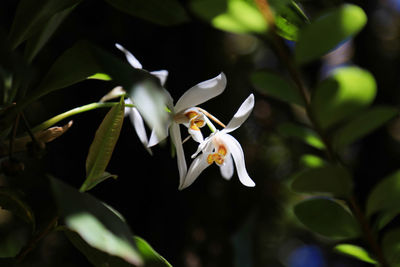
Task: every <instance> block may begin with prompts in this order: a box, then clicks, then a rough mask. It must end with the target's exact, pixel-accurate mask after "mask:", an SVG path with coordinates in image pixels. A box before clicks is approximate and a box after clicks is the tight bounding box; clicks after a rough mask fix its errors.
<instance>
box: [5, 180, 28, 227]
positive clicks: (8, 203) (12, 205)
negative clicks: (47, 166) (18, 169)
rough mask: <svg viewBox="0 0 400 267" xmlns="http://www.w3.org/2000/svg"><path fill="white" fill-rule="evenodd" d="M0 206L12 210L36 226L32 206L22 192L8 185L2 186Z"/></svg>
mask: <svg viewBox="0 0 400 267" xmlns="http://www.w3.org/2000/svg"><path fill="white" fill-rule="evenodd" d="M0 207H1V208H2V209H6V210H8V211H11V212H12V213H13V214H15V215H16V216H18V217H19V218H21V219H22V220H24V221H25V222H26V223H28V224H30V225H31V226H32V230H33V229H34V228H35V216H34V214H33V211H32V209H31V207H30V206H29V205H28V203H26V202H25V201H24V200H23V198H22V196H21V192H17V191H15V190H13V189H11V188H8V187H0Z"/></svg>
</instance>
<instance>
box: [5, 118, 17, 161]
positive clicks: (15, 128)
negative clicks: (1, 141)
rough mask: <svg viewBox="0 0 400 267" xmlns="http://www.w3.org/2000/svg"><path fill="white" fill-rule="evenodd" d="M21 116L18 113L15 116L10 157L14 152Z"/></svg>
mask: <svg viewBox="0 0 400 267" xmlns="http://www.w3.org/2000/svg"><path fill="white" fill-rule="evenodd" d="M19 117H20V115H19V114H18V115H17V117H16V118H15V121H14V125H13V128H12V131H11V138H10V146H9V152H8V153H9V158H10V159H11V158H12V154H13V149H14V140H15V136H16V135H17V128H18V124H19Z"/></svg>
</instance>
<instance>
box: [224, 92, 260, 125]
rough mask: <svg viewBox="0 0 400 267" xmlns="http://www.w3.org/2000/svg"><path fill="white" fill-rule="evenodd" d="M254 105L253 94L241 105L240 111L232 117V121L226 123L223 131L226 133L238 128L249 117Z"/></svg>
mask: <svg viewBox="0 0 400 267" xmlns="http://www.w3.org/2000/svg"><path fill="white" fill-rule="evenodd" d="M253 107H254V95H253V94H251V95H250V96H249V97H248V98H247V99H246V100H245V101H244V102H243V103H242V105H241V106H240V108H239V109H238V111H236V113H235V115H234V116H233V118H232V119H231V121H230V122H229V123H228V125H226V127H225V129H223V130H222V131H223V132H225V133H230V132H232V131H234V130H236V129H237V128H239V127H240V125H242V124H243V122H245V121H246V120H247V118H248V117H249V115H250V113H251V111H252V110H253Z"/></svg>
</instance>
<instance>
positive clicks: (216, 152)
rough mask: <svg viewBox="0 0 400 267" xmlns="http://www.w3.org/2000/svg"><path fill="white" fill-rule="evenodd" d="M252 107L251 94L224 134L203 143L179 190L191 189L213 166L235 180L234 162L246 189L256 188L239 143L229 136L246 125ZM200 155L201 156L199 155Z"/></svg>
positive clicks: (215, 135)
mask: <svg viewBox="0 0 400 267" xmlns="http://www.w3.org/2000/svg"><path fill="white" fill-rule="evenodd" d="M253 107H254V96H253V94H251V95H250V96H249V97H248V98H247V99H246V100H245V101H244V102H243V103H242V105H241V106H240V108H239V109H238V111H237V112H236V113H235V115H234V116H233V118H232V119H231V121H230V122H229V123H228V125H227V126H226V127H225V128H224V129H223V130H221V131H216V132H214V133H212V134H211V135H210V136H209V137H208V138H206V139H205V140H204V141H203V142H201V143H200V145H199V147H198V149H197V151H196V153H195V154H193V156H192V158H195V159H194V160H193V162H192V164H191V165H190V168H189V170H188V172H187V174H186V177H185V179H184V180H183V181H182V182H181V183H180V185H179V190H182V189H185V188H186V187H188V186H190V185H191V184H192V183H193V182H194V181H195V180H196V178H197V177H198V176H199V175H200V173H201V172H202V171H203V170H204V169H205V168H207V167H208V166H210V165H211V164H212V163H214V162H215V163H216V164H217V165H218V166H219V167H220V171H221V175H222V177H223V178H225V179H227V180H229V179H230V178H232V176H233V172H234V167H233V162H235V165H236V171H237V173H238V176H239V180H240V182H241V183H242V184H243V185H245V186H249V187H253V186H255V183H254V182H253V180H252V179H251V178H250V176H249V175H248V173H247V170H246V166H245V161H244V153H243V150H242V147H241V146H240V143H239V142H238V141H237V140H236V139H235V138H234V137H233V136H231V135H230V134H229V133H230V132H232V131H234V130H236V129H237V128H239V127H240V126H241V125H242V124H243V123H244V122H245V120H246V119H247V118H248V117H249V115H250V113H251V111H252V110H253ZM200 152H201V154H200V155H199V153H200Z"/></svg>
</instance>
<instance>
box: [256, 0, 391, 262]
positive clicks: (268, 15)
mask: <svg viewBox="0 0 400 267" xmlns="http://www.w3.org/2000/svg"><path fill="white" fill-rule="evenodd" d="M254 1H255V3H256V4H257V6H258V8H259V10H260V12H261V13H262V15H263V16H264V19H265V20H266V21H267V23H268V26H269V27H270V32H271V35H272V42H273V44H274V46H275V48H276V50H277V54H278V56H279V58H280V59H281V61H282V63H283V64H285V66H286V67H287V69H288V71H289V74H290V76H291V78H292V79H293V81H294V83H295V84H296V87H297V88H298V90H299V92H300V94H301V96H302V97H303V100H304V104H305V109H306V113H307V116H308V117H309V119H310V122H311V124H312V125H313V128H314V130H315V131H316V132H317V133H318V135H319V136H320V137H321V140H322V142H323V143H324V145H325V147H326V152H327V156H328V158H329V160H330V161H332V162H335V163H339V164H340V165H344V164H343V163H342V161H341V159H340V157H339V156H338V155H337V154H336V153H335V152H334V149H333V147H332V145H331V143H330V140H329V138H328V137H327V136H326V133H325V131H324V130H323V129H322V127H321V126H320V125H319V123H318V121H317V120H316V119H315V116H314V114H313V110H312V108H311V102H310V95H309V93H308V90H307V88H306V86H305V85H304V83H303V81H302V79H301V75H300V72H299V71H298V69H297V67H296V65H295V63H294V62H293V60H292V58H291V57H290V53H289V51H288V49H287V47H286V45H285V43H284V42H283V40H282V38H281V37H280V36H279V35H278V34H277V33H276V31H275V30H276V29H275V18H274V15H273V14H272V11H271V8H270V6H269V3H268V0H254ZM347 204H348V205H349V206H350V207H351V209H352V211H353V213H354V216H355V218H356V219H357V221H358V223H359V224H360V226H361V228H362V231H363V235H364V238H365V240H366V241H367V243H368V245H369V247H370V248H371V250H372V251H373V252H374V254H375V255H376V257H377V260H378V261H379V263H380V266H382V267H387V266H389V265H388V263H387V262H386V260H385V258H384V256H383V252H382V250H381V248H380V246H379V244H378V242H377V240H376V238H375V236H374V233H373V231H372V228H371V226H370V224H369V222H368V220H367V218H366V217H365V215H364V213H363V211H362V210H361V208H360V206H359V204H358V203H357V201H356V198H355V196H354V195H353V196H351V197H350V198H349V199H348V200H347Z"/></svg>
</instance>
